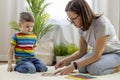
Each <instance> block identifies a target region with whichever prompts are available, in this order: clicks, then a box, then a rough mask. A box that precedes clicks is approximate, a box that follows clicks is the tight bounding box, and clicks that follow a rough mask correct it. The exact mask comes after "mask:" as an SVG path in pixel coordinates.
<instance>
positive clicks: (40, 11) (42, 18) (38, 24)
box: [9, 0, 53, 39]
mask: <svg viewBox="0 0 120 80" xmlns="http://www.w3.org/2000/svg"><path fill="white" fill-rule="evenodd" d="M26 1H27V3H28V7H27V8H26V10H27V11H29V12H31V13H32V14H33V16H34V18H35V24H34V28H33V33H35V34H36V36H37V38H38V39H41V38H42V37H43V36H44V35H45V34H46V33H47V32H49V31H50V29H51V27H52V26H53V25H52V24H48V23H47V21H48V19H49V14H48V13H46V12H45V8H46V7H47V6H48V5H49V3H45V0H26ZM9 25H10V26H11V28H12V29H14V30H17V31H20V29H19V27H18V24H17V22H16V21H11V22H10V23H9Z"/></svg>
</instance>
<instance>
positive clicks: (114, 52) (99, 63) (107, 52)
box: [55, 0, 120, 75]
mask: <svg viewBox="0 0 120 80" xmlns="http://www.w3.org/2000/svg"><path fill="white" fill-rule="evenodd" d="M65 11H66V13H67V16H68V21H70V22H71V24H73V25H74V26H75V27H76V28H78V29H79V34H80V40H79V45H80V50H79V51H77V52H75V53H74V54H73V55H71V56H69V57H67V58H65V59H63V60H61V61H60V62H58V63H57V64H56V65H55V69H58V68H61V67H63V66H66V65H67V64H69V63H71V64H70V65H68V66H66V67H63V68H61V69H59V70H57V71H56V72H55V74H60V75H66V74H70V73H71V72H72V71H73V70H74V69H78V71H79V72H82V73H86V72H88V73H89V74H93V75H105V74H111V73H114V72H118V71H119V70H120V42H119V41H118V39H117V37H116V32H115V30H114V27H113V25H112V24H111V23H110V21H109V20H108V19H107V18H106V17H105V16H103V15H102V14H95V13H94V12H92V10H91V8H90V7H89V5H88V3H87V2H86V1H85V0H71V1H69V3H68V4H67V6H66V8H65ZM88 46H90V47H91V51H90V52H89V53H87V49H88ZM76 59H77V60H76Z"/></svg>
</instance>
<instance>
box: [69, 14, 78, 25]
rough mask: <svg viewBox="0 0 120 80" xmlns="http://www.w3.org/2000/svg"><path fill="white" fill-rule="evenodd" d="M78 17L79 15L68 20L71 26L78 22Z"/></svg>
mask: <svg viewBox="0 0 120 80" xmlns="http://www.w3.org/2000/svg"><path fill="white" fill-rule="evenodd" d="M78 17H79V15H77V16H76V17H75V18H72V19H70V18H67V20H68V21H69V22H70V23H71V24H73V23H75V22H74V20H76V19H77V18H78Z"/></svg>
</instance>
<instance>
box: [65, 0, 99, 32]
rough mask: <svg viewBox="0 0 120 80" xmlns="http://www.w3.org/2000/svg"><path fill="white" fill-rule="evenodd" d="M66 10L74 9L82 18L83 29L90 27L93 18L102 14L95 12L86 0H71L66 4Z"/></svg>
mask: <svg viewBox="0 0 120 80" xmlns="http://www.w3.org/2000/svg"><path fill="white" fill-rule="evenodd" d="M65 11H66V12H67V11H72V12H75V14H78V15H80V16H81V18H82V28H81V29H82V30H83V31H86V30H88V29H89V27H90V25H91V22H92V19H97V18H99V17H100V16H101V14H95V13H94V12H93V11H92V9H91V8H90V6H89V5H88V3H87V2H86V1H85V0H71V1H69V2H68V4H67V5H66V8H65Z"/></svg>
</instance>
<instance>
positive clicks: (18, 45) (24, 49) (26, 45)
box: [11, 33, 37, 60]
mask: <svg viewBox="0 0 120 80" xmlns="http://www.w3.org/2000/svg"><path fill="white" fill-rule="evenodd" d="M36 40H37V37H36V35H35V34H25V33H16V34H15V35H14V36H13V37H12V40H11V44H12V45H15V49H14V53H15V59H16V60H18V59H20V58H24V57H34V47H35V46H36Z"/></svg>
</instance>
